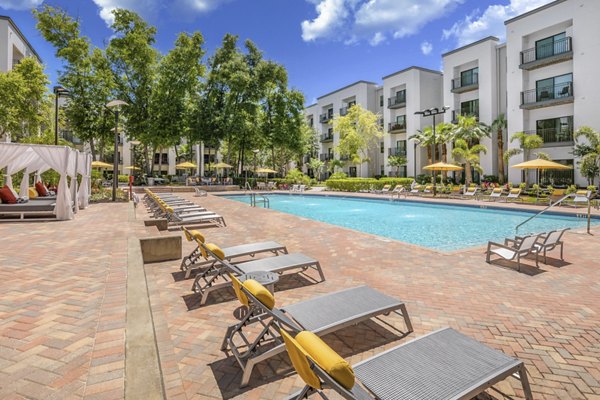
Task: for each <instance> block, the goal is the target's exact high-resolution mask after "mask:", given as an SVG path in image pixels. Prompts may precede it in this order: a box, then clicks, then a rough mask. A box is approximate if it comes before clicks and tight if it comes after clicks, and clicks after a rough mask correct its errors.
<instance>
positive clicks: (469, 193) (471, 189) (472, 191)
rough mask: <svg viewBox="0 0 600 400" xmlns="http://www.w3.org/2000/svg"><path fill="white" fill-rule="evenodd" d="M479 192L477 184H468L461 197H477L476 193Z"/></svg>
mask: <svg viewBox="0 0 600 400" xmlns="http://www.w3.org/2000/svg"><path fill="white" fill-rule="evenodd" d="M478 194H479V188H478V187H477V186H470V187H468V188H467V190H465V191H464V192H463V194H462V196H461V198H463V199H469V198H475V199H476V198H477V195H478Z"/></svg>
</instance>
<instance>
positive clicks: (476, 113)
mask: <svg viewBox="0 0 600 400" xmlns="http://www.w3.org/2000/svg"><path fill="white" fill-rule="evenodd" d="M459 115H462V116H464V117H475V119H477V121H479V111H473V112H470V113H468V112H463V113H461V112H456V110H453V111H452V121H450V122H452V123H453V124H458V116H459Z"/></svg>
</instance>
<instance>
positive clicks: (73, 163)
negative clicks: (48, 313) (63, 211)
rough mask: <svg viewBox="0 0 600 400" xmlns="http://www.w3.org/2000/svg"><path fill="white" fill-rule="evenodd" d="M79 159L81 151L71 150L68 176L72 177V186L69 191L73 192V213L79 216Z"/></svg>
mask: <svg viewBox="0 0 600 400" xmlns="http://www.w3.org/2000/svg"><path fill="white" fill-rule="evenodd" d="M78 157H79V150H71V152H70V153H69V167H68V174H69V176H70V177H71V184H70V185H69V191H70V192H71V199H72V200H73V212H74V213H75V214H77V212H78V211H79V199H78V197H77V161H78V160H77V159H78Z"/></svg>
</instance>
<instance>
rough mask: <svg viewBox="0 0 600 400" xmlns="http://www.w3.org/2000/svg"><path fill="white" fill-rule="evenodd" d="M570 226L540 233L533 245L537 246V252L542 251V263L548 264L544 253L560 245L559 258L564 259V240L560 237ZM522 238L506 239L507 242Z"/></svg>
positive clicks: (515, 241) (518, 240)
mask: <svg viewBox="0 0 600 400" xmlns="http://www.w3.org/2000/svg"><path fill="white" fill-rule="evenodd" d="M569 229H570V228H565V229H561V230H555V231H550V232H548V233H542V234H540V236H539V238H538V241H537V243H536V244H535V247H536V248H537V252H538V253H539V254H541V253H542V252H543V253H544V264H548V259H547V257H546V253H547V252H549V251H552V250H554V249H555V248H557V247H559V246H560V259H561V260H564V257H563V250H564V242H563V241H562V237H563V235H564V234H565V232H566V231H568V230H569ZM521 240H523V238H522V237H519V236H517V237H516V238H515V239H514V240H512V239H507V242H509V243H511V242H514V243H518V242H520V241H521Z"/></svg>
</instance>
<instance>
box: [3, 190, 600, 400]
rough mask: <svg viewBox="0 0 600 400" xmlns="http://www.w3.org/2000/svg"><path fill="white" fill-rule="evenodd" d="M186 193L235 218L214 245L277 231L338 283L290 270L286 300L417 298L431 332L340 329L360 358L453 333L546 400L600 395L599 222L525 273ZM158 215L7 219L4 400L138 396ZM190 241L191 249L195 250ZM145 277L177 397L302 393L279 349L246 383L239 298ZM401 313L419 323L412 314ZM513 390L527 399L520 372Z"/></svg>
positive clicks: (351, 353)
mask: <svg viewBox="0 0 600 400" xmlns="http://www.w3.org/2000/svg"><path fill="white" fill-rule="evenodd" d="M227 194H231V193H227ZM180 195H181V196H182V197H186V198H189V199H190V200H192V201H195V202H197V203H200V204H202V205H203V206H205V207H206V208H208V209H210V210H213V211H215V212H218V213H219V214H221V215H223V216H224V217H225V218H226V221H227V224H228V226H227V227H226V228H207V229H203V232H204V233H205V235H206V237H207V239H208V241H210V242H214V243H217V244H219V245H221V246H223V247H226V246H230V245H235V244H239V243H243V242H251V241H264V240H276V241H278V242H280V243H284V244H286V245H287V247H288V249H289V250H290V252H303V253H306V254H307V255H310V256H312V257H314V258H316V259H318V260H319V261H320V262H321V265H322V267H323V271H324V273H325V276H326V278H327V281H325V282H323V283H318V284H314V283H311V282H310V281H309V280H308V279H306V278H304V277H301V276H296V275H286V276H284V277H283V278H282V279H281V282H280V284H279V285H278V286H277V291H276V292H275V294H276V302H277V304H278V305H285V304H290V303H293V302H296V301H299V300H302V299H307V298H311V297H313V296H316V295H318V294H325V293H329V292H331V291H335V290H339V289H342V288H348V287H353V286H358V285H362V284H367V285H370V286H372V287H374V288H376V289H378V290H381V291H383V292H385V293H387V294H389V295H392V296H395V297H398V298H400V299H402V300H404V301H405V303H406V304H407V308H408V312H409V314H410V317H411V320H412V323H413V326H414V329H415V332H414V333H412V334H410V335H409V336H407V337H405V338H401V337H400V336H399V335H398V334H397V332H394V331H393V330H390V329H389V328H387V327H386V326H385V325H384V324H381V323H379V322H375V321H372V322H367V323H361V324H359V325H357V326H355V327H351V328H346V329H344V330H341V331H339V332H338V333H335V334H330V335H327V336H326V337H325V338H324V339H325V340H326V341H327V343H329V344H330V345H331V346H332V347H333V348H334V349H335V350H336V351H338V352H340V354H342V355H343V356H344V357H346V358H347V359H348V360H349V361H350V362H351V363H356V362H358V361H360V360H362V359H364V358H367V357H369V356H371V355H373V354H376V353H379V352H381V351H383V350H384V349H387V348H390V347H393V346H396V345H398V344H400V343H403V342H405V341H407V340H410V339H413V338H416V337H419V336H421V335H423V334H425V333H428V332H431V331H432V330H435V329H438V328H441V327H445V326H451V327H453V328H455V329H457V330H459V331H460V332H462V333H464V334H467V335H469V336H471V337H473V338H475V339H478V340H480V341H482V342H483V343H486V344H487V345H489V346H491V347H494V348H496V349H498V350H502V351H504V352H505V353H507V354H509V355H511V356H515V357H518V358H520V359H521V360H523V361H524V362H525V363H526V366H527V369H528V371H529V375H530V379H531V384H532V389H533V391H534V398H536V399H566V398H569V399H596V400H597V399H600V268H598V267H599V265H600V263H599V262H598V254H599V253H600V227H598V226H595V227H592V235H588V234H586V233H585V232H582V231H581V230H576V231H571V232H568V233H567V234H566V235H565V260H566V261H565V262H561V261H560V260H558V259H551V260H550V265H544V264H540V266H541V268H540V269H536V268H535V267H534V263H533V261H532V260H527V261H526V264H527V265H528V266H526V267H524V268H523V269H522V271H521V272H517V271H516V266H515V265H514V264H512V263H502V264H500V263H495V264H492V265H489V264H486V263H485V256H484V254H483V251H484V249H483V248H482V247H479V248H474V249H467V250H461V251H456V252H452V253H440V252H432V251H430V250H427V249H425V248H421V247H418V246H413V245H407V244H404V243H401V242H398V241H394V240H389V239H384V238H381V237H376V236H373V235H369V234H364V233H360V232H356V231H352V230H349V229H345V228H340V227H337V226H333V225H329V224H324V223H321V222H317V221H312V220H308V219H305V218H300V217H296V216H293V215H289V214H284V213H280V212H277V211H274V210H268V209H262V208H251V207H249V206H248V205H246V204H243V203H240V202H236V201H231V200H227V199H223V198H218V197H216V196H210V195H209V196H208V197H202V198H197V197H193V194H191V193H182V194H180ZM344 195H349V194H346V193H344ZM360 196H366V197H375V198H381V197H382V196H377V195H368V194H367V195H363V194H360ZM418 200H419V201H433V202H437V201H438V200H436V199H421V198H419V199H418ZM408 201H413V200H412V199H411V198H409V200H408ZM444 202H450V203H454V202H456V203H457V204H469V203H473V204H479V203H482V202H475V201H471V200H468V201H462V200H444ZM484 204H486V205H487V203H484ZM492 205H493V204H492ZM502 207H505V204H504V203H502ZM506 207H507V208H516V209H523V208H531V209H535V210H541V207H539V206H523V205H519V204H517V205H512V204H508V205H506ZM559 210H560V211H565V212H568V213H575V214H577V213H581V211H582V210H581V209H579V210H573V209H571V208H568V207H561V208H559ZM593 212H594V214H595V215H600V213H599V212H598V211H597V210H593ZM145 217H146V216H145V213H144V210H143V207H140V208H138V210H137V217H134V216H133V213H132V210H131V207H130V205H128V204H114V205H113V204H97V205H92V206H91V207H90V208H88V209H87V210H84V211H81V212H80V213H79V214H78V216H77V218H76V219H75V220H73V221H67V222H29V223H9V224H0V234H1V235H2V238H3V240H2V252H0V265H1V266H2V267H0V398H2V399H25V398H27V399H65V398H86V399H118V398H123V397H124V387H125V384H126V382H125V351H124V348H125V338H126V334H127V332H126V331H125V327H126V322H127V313H126V303H127V296H126V289H127V288H126V281H125V279H126V276H127V243H128V238H135V237H139V238H141V237H145V236H150V235H157V234H159V233H158V232H157V231H155V230H154V228H149V227H144V226H143V224H142V222H141V220H142V219H144V218H145ZM160 234H163V235H180V234H181V233H180V232H179V231H175V232H166V233H165V232H163V233H160ZM183 247H184V251H183V253H184V254H187V253H189V252H190V251H191V250H192V249H193V246H192V244H191V243H187V242H184V245H183ZM552 256H554V254H552ZM145 272H146V280H147V284H148V291H149V300H150V304H151V307H152V317H153V324H154V325H153V328H154V331H155V333H156V339H157V347H158V353H159V356H160V362H161V372H162V378H163V384H164V389H165V394H166V397H167V398H169V399H250V400H252V399H281V398H284V397H285V396H286V395H288V394H290V393H292V392H293V391H295V390H297V389H299V388H300V387H301V386H302V382H301V379H300V378H299V377H298V376H297V375H296V374H293V373H292V370H291V367H290V364H289V361H288V360H287V357H286V356H278V357H275V358H274V359H272V360H271V361H270V362H267V363H262V364H259V365H258V366H257V368H256V371H255V373H254V374H253V376H252V378H253V379H252V380H251V384H250V386H248V387H246V388H243V389H239V387H238V382H239V380H240V379H241V373H240V369H239V368H238V366H237V364H236V362H235V360H234V358H233V357H232V356H231V355H230V354H225V353H223V352H221V351H220V350H219V347H220V341H221V340H222V337H223V335H224V332H225V329H226V328H227V326H229V325H231V324H234V323H235V322H236V321H237V320H238V319H237V318H239V311H240V308H239V304H238V303H237V302H236V301H235V298H234V296H233V293H232V291H229V290H224V291H222V292H217V293H216V295H215V296H213V297H211V298H210V300H209V303H208V304H207V305H205V306H200V305H199V299H198V296H197V295H195V294H193V293H192V292H191V291H190V287H191V283H192V282H191V281H192V280H191V279H188V280H186V279H183V277H182V276H181V273H180V271H179V262H177V261H174V262H165V263H158V264H147V265H146V266H145ZM309 275H311V276H315V274H314V273H313V272H309ZM385 321H386V322H388V323H391V324H392V325H393V326H395V327H397V328H400V329H402V328H403V323H402V321H401V320H400V318H397V317H386V318H385ZM149 329H152V327H149ZM497 386H498V387H499V388H500V389H501V390H502V391H504V392H506V393H507V394H509V395H511V396H513V397H514V398H522V392H521V390H520V386H519V384H518V382H516V381H515V380H513V379H509V380H506V381H504V382H502V383H500V384H499V385H497ZM490 396H491V397H492V398H498V399H500V398H502V397H501V396H499V395H497V394H495V393H494V392H490ZM332 398H336V397H335V396H332Z"/></svg>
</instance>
